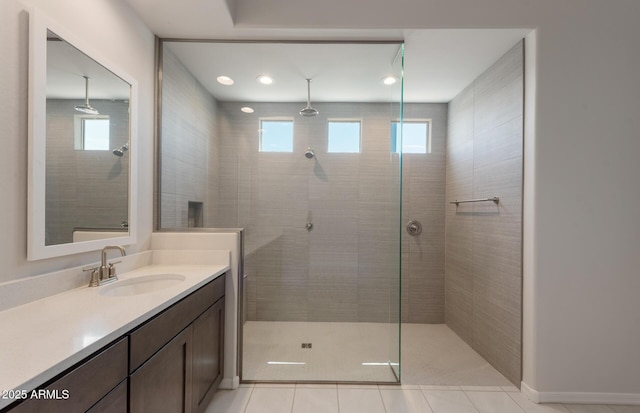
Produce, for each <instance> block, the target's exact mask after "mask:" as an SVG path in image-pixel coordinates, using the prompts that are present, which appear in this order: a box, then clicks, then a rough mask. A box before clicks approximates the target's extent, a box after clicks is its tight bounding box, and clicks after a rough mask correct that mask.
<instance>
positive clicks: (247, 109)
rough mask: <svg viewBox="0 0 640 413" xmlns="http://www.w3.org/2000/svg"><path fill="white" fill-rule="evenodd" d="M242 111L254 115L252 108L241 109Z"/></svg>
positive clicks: (244, 107)
mask: <svg viewBox="0 0 640 413" xmlns="http://www.w3.org/2000/svg"><path fill="white" fill-rule="evenodd" d="M240 110H241V111H243V112H244V113H253V112H254V111H253V108H250V107H249V106H243V107H241V108H240Z"/></svg>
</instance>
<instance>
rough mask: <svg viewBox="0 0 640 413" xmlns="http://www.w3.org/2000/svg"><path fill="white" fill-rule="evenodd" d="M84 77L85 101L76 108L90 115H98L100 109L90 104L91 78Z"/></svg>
mask: <svg viewBox="0 0 640 413" xmlns="http://www.w3.org/2000/svg"><path fill="white" fill-rule="evenodd" d="M83 77H84V103H83V104H82V105H78V106H76V107H75V109H76V110H77V111H78V112H82V113H87V114H89V115H98V110H97V109H95V108H94V107H93V106H91V105H90V104H89V78H88V77H87V76H83Z"/></svg>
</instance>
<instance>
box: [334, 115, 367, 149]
mask: <svg viewBox="0 0 640 413" xmlns="http://www.w3.org/2000/svg"><path fill="white" fill-rule="evenodd" d="M331 123H357V124H358V125H359V128H358V150H357V151H349V152H336V151H331V150H330V143H331V134H330V131H331ZM362 123H363V122H362V119H361V118H328V119H327V153H358V154H360V153H362Z"/></svg>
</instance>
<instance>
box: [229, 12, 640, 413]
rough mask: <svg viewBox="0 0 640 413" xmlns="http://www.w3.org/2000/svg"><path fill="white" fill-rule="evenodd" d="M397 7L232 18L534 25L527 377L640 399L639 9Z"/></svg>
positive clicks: (528, 147)
mask: <svg viewBox="0 0 640 413" xmlns="http://www.w3.org/2000/svg"><path fill="white" fill-rule="evenodd" d="M284 3H286V4H284ZM278 4H279V5H280V7H278ZM388 4H389V2H387V1H384V0H369V1H367V2H366V7H365V6H364V5H363V2H361V1H357V0H354V1H350V2H344V1H342V0H326V1H324V2H317V1H314V0H298V1H295V2H291V1H288V0H273V1H263V0H237V1H236V8H235V13H234V15H235V18H236V22H235V23H236V27H238V28H240V27H253V28H255V27H278V28H299V27H327V28H376V27H380V28H383V27H384V28H403V27H404V28H466V27H473V28H509V27H528V28H532V29H536V33H535V36H533V37H530V38H528V41H527V44H526V45H527V47H529V48H531V47H532V46H534V45H535V50H531V49H529V50H527V51H526V53H527V56H528V57H535V62H533V61H532V60H533V59H529V60H528V62H527V69H526V70H527V72H528V73H533V71H535V73H536V74H537V78H536V79H535V84H532V83H531V82H530V81H531V80H532V79H531V78H530V77H529V74H527V81H528V82H529V83H528V84H527V92H526V94H525V99H527V102H530V99H531V98H532V96H533V95H535V104H533V105H529V106H528V107H527V109H526V121H525V122H526V125H525V127H526V131H527V135H526V136H525V171H526V174H525V210H524V212H525V215H524V222H525V226H524V255H523V257H524V283H525V291H524V293H525V295H524V322H525V325H524V331H525V333H524V334H525V335H524V354H525V359H524V382H525V384H526V385H527V386H528V387H530V388H532V389H533V390H535V391H538V392H540V394H538V396H539V397H540V398H541V399H543V400H553V399H562V400H564V401H570V400H585V401H586V400H591V401H598V400H599V401H603V402H604V401H614V402H615V401H618V402H624V401H633V402H636V403H640V390H639V389H640V356H639V350H638V349H640V316H639V314H640V299H638V295H639V292H640V276H639V275H638V274H639V273H640V270H639V268H640V247H639V245H640V242H639V241H640V219H638V216H637V212H636V211H638V208H639V207H638V206H639V205H640V185H639V184H638V181H639V178H640V162H639V161H638V158H639V157H640V138H639V137H638V135H639V133H638V131H639V130H640V116H638V114H639V113H640V110H639V109H640V108H639V103H638V102H639V101H640V100H639V99H638V97H639V96H640V81H639V80H638V74H639V73H640V48H639V47H638V41H639V40H640V25H639V24H638V20H639V18H640V2H638V1H637V0H611V1H606V2H605V1H601V0H565V1H562V2H558V1H554V0H540V1H536V2H531V1H527V0H483V1H477V0H454V1H446V2H445V1H434V0H423V1H410V0H407V1H402V2H395V3H394V4H393V7H388ZM284 6H286V7H284ZM283 7H284V8H283ZM282 10H286V13H283V12H282ZM407 33H408V35H409V38H408V44H407V49H409V48H410V31H408V32H407ZM409 50H410V49H409ZM531 132H535V136H532V134H531ZM581 393H589V394H590V396H584V395H581ZM625 394H626V395H627V396H625ZM629 394H630V395H629ZM591 396H592V397H591ZM589 397H591V398H589Z"/></svg>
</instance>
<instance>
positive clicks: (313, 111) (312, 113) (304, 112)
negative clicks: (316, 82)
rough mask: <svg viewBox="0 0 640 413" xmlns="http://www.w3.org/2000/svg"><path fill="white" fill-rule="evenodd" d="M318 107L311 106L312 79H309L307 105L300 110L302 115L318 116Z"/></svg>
mask: <svg viewBox="0 0 640 413" xmlns="http://www.w3.org/2000/svg"><path fill="white" fill-rule="evenodd" d="M318 113H320V112H318V109H316V108H312V107H311V79H307V106H306V107H305V108H303V109H301V110H300V114H301V115H302V116H316V115H317V114H318Z"/></svg>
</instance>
